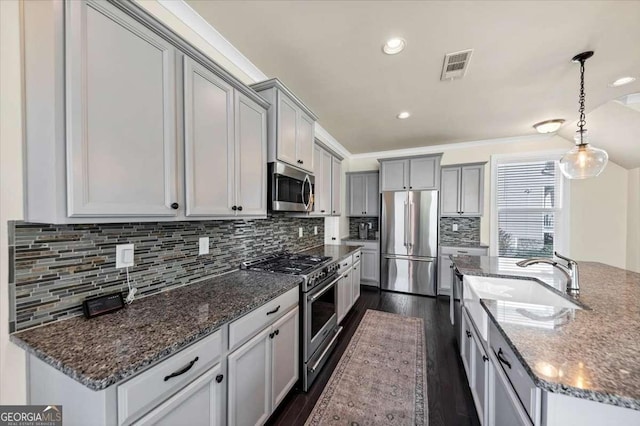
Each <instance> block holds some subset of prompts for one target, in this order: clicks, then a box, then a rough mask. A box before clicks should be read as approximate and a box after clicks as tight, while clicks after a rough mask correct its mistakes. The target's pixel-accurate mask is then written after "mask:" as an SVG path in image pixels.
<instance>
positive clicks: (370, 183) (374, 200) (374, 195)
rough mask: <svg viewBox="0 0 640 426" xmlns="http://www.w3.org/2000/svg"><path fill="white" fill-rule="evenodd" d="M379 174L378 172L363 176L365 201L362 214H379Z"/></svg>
mask: <svg viewBox="0 0 640 426" xmlns="http://www.w3.org/2000/svg"><path fill="white" fill-rule="evenodd" d="M379 184H380V176H379V175H378V173H371V174H370V175H366V176H365V190H364V192H365V194H366V200H367V201H366V203H365V206H364V207H365V208H364V214H365V215H366V216H376V217H377V216H378V215H379V214H380V188H379Z"/></svg>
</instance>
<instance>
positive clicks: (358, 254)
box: [351, 250, 362, 263]
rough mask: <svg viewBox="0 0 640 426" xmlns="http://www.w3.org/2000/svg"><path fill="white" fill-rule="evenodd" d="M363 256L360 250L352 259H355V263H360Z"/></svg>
mask: <svg viewBox="0 0 640 426" xmlns="http://www.w3.org/2000/svg"><path fill="white" fill-rule="evenodd" d="M361 256H362V252H361V251H360V250H358V251H356V252H354V253H353V255H352V256H351V258H352V259H353V263H356V262H359V261H360V257H361Z"/></svg>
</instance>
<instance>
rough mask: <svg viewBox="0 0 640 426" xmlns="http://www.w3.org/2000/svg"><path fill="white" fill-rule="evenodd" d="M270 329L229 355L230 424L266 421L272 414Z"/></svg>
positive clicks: (240, 424)
mask: <svg viewBox="0 0 640 426" xmlns="http://www.w3.org/2000/svg"><path fill="white" fill-rule="evenodd" d="M270 332H271V329H270V328H266V329H265V330H263V331H262V332H261V333H260V334H258V335H257V336H256V337H254V338H253V339H251V340H249V341H248V342H247V343H245V344H244V345H242V346H240V347H239V348H238V349H236V351H235V352H233V353H232V354H231V355H229V357H228V366H229V394H228V407H229V409H228V410H227V412H228V413H227V416H228V420H229V424H230V425H238V426H245V425H256V424H263V423H264V422H265V421H266V420H267V418H269V415H270V414H271V345H270V340H271V339H270V338H269V333H270Z"/></svg>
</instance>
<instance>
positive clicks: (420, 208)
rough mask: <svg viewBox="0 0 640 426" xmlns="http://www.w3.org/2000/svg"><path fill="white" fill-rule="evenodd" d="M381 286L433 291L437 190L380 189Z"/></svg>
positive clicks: (436, 241)
mask: <svg viewBox="0 0 640 426" xmlns="http://www.w3.org/2000/svg"><path fill="white" fill-rule="evenodd" d="M381 231H382V238H381V249H380V257H381V259H380V262H381V264H380V275H381V276H380V288H381V289H382V290H392V291H399V292H403V293H412V294H423V295H428V296H435V295H436V271H437V270H438V268H437V266H438V264H437V262H438V191H399V192H383V193H382V223H381Z"/></svg>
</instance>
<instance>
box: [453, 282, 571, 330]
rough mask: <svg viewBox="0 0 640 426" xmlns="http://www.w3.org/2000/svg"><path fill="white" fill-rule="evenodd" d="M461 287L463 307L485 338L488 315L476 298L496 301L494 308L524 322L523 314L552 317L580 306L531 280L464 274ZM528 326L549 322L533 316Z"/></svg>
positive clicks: (514, 319) (545, 324)
mask: <svg viewBox="0 0 640 426" xmlns="http://www.w3.org/2000/svg"><path fill="white" fill-rule="evenodd" d="M463 286H464V290H463V297H464V306H465V307H466V308H467V311H468V313H469V315H470V316H471V319H472V320H473V322H474V323H475V325H476V328H477V329H478V331H479V332H480V334H481V335H482V338H483V339H485V341H486V339H487V333H488V317H487V313H486V312H485V310H484V309H483V308H482V306H481V305H480V299H491V300H496V301H497V304H498V310H499V311H501V312H509V313H511V315H508V317H512V318H513V322H518V323H523V322H526V318H527V316H528V317H529V319H531V318H545V316H548V317H554V316H557V315H556V314H558V313H561V312H564V311H567V312H572V310H574V309H582V308H581V307H580V306H579V305H577V304H576V303H574V302H572V301H571V300H568V299H566V298H565V297H563V296H561V295H559V294H557V293H556V292H554V291H553V290H551V289H550V288H547V287H546V286H544V285H542V284H540V283H538V282H537V281H532V280H517V279H508V278H493V277H475V276H465V277H464V281H463ZM513 313H515V314H517V315H513ZM545 319H546V318H545ZM503 320H504V319H503ZM529 325H533V326H540V327H546V326H549V322H548V321H544V320H542V319H540V320H537V319H534V320H531V321H530V324H529Z"/></svg>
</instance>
